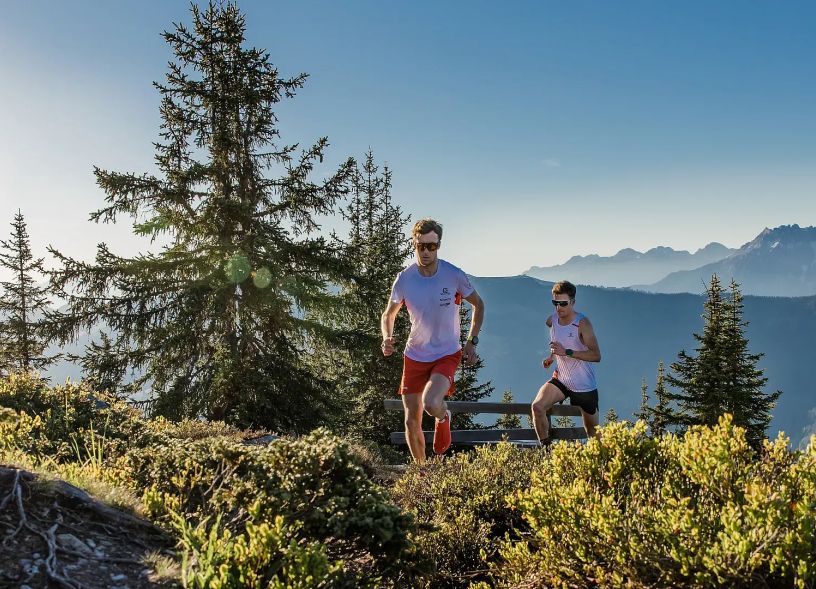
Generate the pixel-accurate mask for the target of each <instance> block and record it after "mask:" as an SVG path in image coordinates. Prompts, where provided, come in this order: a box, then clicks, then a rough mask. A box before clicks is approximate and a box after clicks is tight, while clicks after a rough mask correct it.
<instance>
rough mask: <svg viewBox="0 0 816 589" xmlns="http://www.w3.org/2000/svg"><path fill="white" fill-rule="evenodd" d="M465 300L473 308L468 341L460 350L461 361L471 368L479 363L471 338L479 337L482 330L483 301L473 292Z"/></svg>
mask: <svg viewBox="0 0 816 589" xmlns="http://www.w3.org/2000/svg"><path fill="white" fill-rule="evenodd" d="M465 300H466V301H467V302H468V303H470V304H471V305H472V306H473V317H472V319H471V321H470V332H469V333H468V341H467V342H466V343H465V347H464V348H463V349H462V360H463V361H464V363H465V364H467V365H468V366H473V365H474V364H476V362H478V361H479V356H478V355H477V354H476V347H475V346H474V345H473V342H472V341H470V340H471V338H473V337H476V336H478V335H479V331H480V330H481V329H482V322H483V321H484V301H483V300H482V297H480V296H479V293H478V292H476V291H475V290H474V291H473V292H472V293H470V294H469V295H468V296H466V297H465Z"/></svg>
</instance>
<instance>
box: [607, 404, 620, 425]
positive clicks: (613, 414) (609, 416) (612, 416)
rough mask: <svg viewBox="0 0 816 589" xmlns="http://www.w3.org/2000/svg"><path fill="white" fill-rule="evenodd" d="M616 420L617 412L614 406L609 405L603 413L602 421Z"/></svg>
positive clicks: (613, 421)
mask: <svg viewBox="0 0 816 589" xmlns="http://www.w3.org/2000/svg"><path fill="white" fill-rule="evenodd" d="M616 421H618V412H617V411H615V408H614V407H610V408H609V409H608V410H607V411H606V414H605V415H604V423H615V422H616Z"/></svg>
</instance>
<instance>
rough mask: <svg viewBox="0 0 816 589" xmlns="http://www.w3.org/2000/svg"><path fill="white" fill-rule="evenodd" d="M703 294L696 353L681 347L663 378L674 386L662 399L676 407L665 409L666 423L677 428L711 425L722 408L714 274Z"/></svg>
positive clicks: (718, 294)
mask: <svg viewBox="0 0 816 589" xmlns="http://www.w3.org/2000/svg"><path fill="white" fill-rule="evenodd" d="M706 296H707V298H706V302H705V304H704V312H703V321H704V325H703V333H702V335H699V334H697V333H694V334H693V336H694V339H696V340H697V342H698V344H699V347H697V348H696V352H697V355H696V356H693V355H689V354H688V353H686V351H685V350H681V351H680V353H679V354H678V355H677V356H678V360H677V361H676V362H674V363H672V364H671V366H670V368H671V371H672V372H670V373H669V374H666V377H665V378H666V382H667V383H668V384H669V385H671V386H672V387H673V388H674V389H675V390H673V391H669V390H667V391H666V399H667V400H668V401H671V402H674V403H675V404H676V408H670V409H669V411H668V412H667V416H666V417H667V419H666V421H667V425H676V426H679V427H680V428H681V429H684V428H686V427H688V426H691V425H698V424H699V425H714V424H716V423H717V420H718V419H719V417H720V415H722V413H723V411H722V409H723V408H724V407H725V399H724V398H723V393H724V391H723V389H722V386H721V385H722V378H721V376H722V375H721V372H720V363H721V361H722V358H723V352H722V349H721V346H722V342H723V332H724V328H725V316H726V308H725V301H724V297H723V288H722V285H721V284H720V280H719V278H718V277H717V275H716V274H715V275H714V276H712V277H711V283H710V284H709V285H708V287H707V288H706Z"/></svg>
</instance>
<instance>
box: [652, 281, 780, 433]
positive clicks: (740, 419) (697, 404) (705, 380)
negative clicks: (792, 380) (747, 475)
mask: <svg viewBox="0 0 816 589" xmlns="http://www.w3.org/2000/svg"><path fill="white" fill-rule="evenodd" d="M742 309H743V305H742V295H741V294H740V292H739V287H738V285H737V284H736V283H735V282H733V281H732V282H731V293H730V297H727V296H726V295H725V289H724V288H723V287H722V284H721V283H720V281H719V279H718V278H717V276H716V275H714V276H712V278H711V283H710V284H709V286H708V289H707V300H706V303H705V313H704V315H703V318H704V320H705V325H704V328H703V334H702V335H698V334H696V333H695V334H694V337H695V339H696V340H697V341H698V342H699V344H700V345H699V347H698V348H697V350H696V351H697V355H696V356H691V355H688V354H686V352H685V350H683V351H681V352H680V354H678V358H679V359H678V361H677V362H675V363H673V364H672V365H671V369H672V371H673V374H671V373H670V374H667V375H666V382H667V383H668V384H669V385H671V386H672V387H674V389H675V390H674V391H667V392H666V395H665V397H666V400H667V402H668V401H673V402H674V403H676V409H675V408H670V409H667V411H666V424H667V425H678V426H680V427H681V428H682V427H687V426H690V425H714V424H716V423H717V420H718V419H719V417H720V416H721V415H722V414H723V413H730V414H732V415H733V416H734V423H735V424H736V425H740V426H742V427H745V428H746V430H747V436H748V439H749V440H750V441H751V442H752V444H754V445H755V446H758V445H759V444H760V442H761V440H762V438H763V436H764V434H765V429H766V428H767V426H768V423H769V422H770V419H771V409H772V408H773V406H774V404H775V402H776V400H777V399H778V398H779V395H780V394H781V393H780V392H779V391H776V392H774V393H771V394H766V393H763V392H762V387H764V386H765V384H766V383H767V378H765V377H763V375H762V370H760V369H759V368H757V362H758V361H759V359H760V358H761V357H762V354H751V353H750V352H749V351H748V339H747V338H746V337H745V333H744V329H745V327H746V326H747V325H748V324H747V322H746V321H744V320H743V318H742Z"/></svg>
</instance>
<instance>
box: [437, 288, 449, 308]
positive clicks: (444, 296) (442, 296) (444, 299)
mask: <svg viewBox="0 0 816 589" xmlns="http://www.w3.org/2000/svg"><path fill="white" fill-rule="evenodd" d="M450 304H451V296H450V291H449V290H448V287H447V286H446V287H445V288H443V289H442V292H440V293H439V306H440V307H449V306H450Z"/></svg>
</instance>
